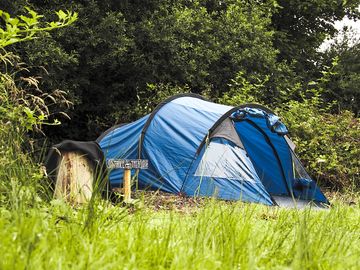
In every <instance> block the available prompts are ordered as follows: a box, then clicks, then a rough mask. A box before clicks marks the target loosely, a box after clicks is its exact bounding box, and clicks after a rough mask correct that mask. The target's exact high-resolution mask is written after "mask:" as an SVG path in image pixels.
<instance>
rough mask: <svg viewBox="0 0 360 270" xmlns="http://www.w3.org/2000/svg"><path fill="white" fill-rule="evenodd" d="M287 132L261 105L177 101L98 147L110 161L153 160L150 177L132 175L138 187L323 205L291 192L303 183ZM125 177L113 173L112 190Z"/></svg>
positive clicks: (165, 104)
mask: <svg viewBox="0 0 360 270" xmlns="http://www.w3.org/2000/svg"><path fill="white" fill-rule="evenodd" d="M241 114H242V115H241ZM279 127H280V129H279ZM284 127H285V126H283V124H282V123H281V122H280V120H279V118H278V117H277V116H275V115H274V114H272V113H271V112H270V111H269V110H268V109H266V108H264V107H262V106H260V105H256V104H255V105H246V106H239V107H235V108H234V107H231V106H226V105H220V104H215V103H212V102H209V101H206V100H204V99H203V98H202V97H200V96H196V95H190V96H187V95H180V96H175V97H171V98H170V99H168V100H166V101H164V102H163V103H161V104H160V105H159V106H158V107H157V108H156V109H155V111H154V112H153V113H152V114H149V115H146V116H144V117H142V118H140V119H139V120H137V121H136V122H133V123H130V124H126V125H123V126H120V127H117V128H113V129H110V130H109V131H108V132H107V133H106V134H105V135H103V136H101V137H100V139H99V145H100V147H101V148H102V150H103V152H104V154H105V157H106V159H110V158H112V159H114V158H115V159H116V158H126V159H137V158H141V159H147V160H148V161H149V168H148V169H147V170H140V171H138V172H135V171H133V175H136V176H137V181H138V184H139V187H140V188H141V187H143V188H152V189H161V190H163V191H166V192H171V193H185V194H186V195H188V196H216V197H218V198H222V199H226V200H243V201H248V202H259V203H263V204H267V205H273V204H276V202H275V201H274V200H273V198H272V196H273V195H277V196H288V197H289V196H292V195H293V194H294V193H296V194H297V195H298V196H300V197H301V198H303V199H308V200H312V199H318V200H320V201H321V202H325V203H326V202H327V200H326V198H325V197H321V196H318V195H311V194H310V195H309V194H307V195H306V196H305V195H304V194H305V193H304V192H303V191H301V190H300V189H305V187H301V188H299V184H297V189H298V190H297V191H294V190H295V189H294V185H295V182H296V183H299V180H295V177H294V176H293V172H294V170H293V166H294V165H293V158H292V154H291V153H292V151H291V149H290V147H289V144H288V142H287V140H286V139H285V137H284V134H285V130H286V132H287V129H286V127H285V129H284ZM122 177H123V172H122V170H121V169H114V170H112V171H111V173H110V177H109V178H110V183H111V185H112V186H113V187H116V186H119V185H120V184H121V183H122ZM311 181H312V180H311ZM300 182H301V181H300ZM311 183H314V182H313V181H312V182H311ZM314 187H315V190H318V191H319V192H320V194H322V193H321V191H320V190H319V189H318V188H317V186H316V184H314ZM299 190H300V191H299ZM312 194H313V193H312Z"/></svg>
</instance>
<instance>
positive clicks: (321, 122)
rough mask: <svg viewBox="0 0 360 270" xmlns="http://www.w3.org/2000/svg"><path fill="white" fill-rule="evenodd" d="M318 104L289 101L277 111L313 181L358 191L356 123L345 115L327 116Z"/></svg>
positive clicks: (315, 100)
mask: <svg viewBox="0 0 360 270" xmlns="http://www.w3.org/2000/svg"><path fill="white" fill-rule="evenodd" d="M319 102H320V100H319V98H317V97H313V98H311V99H304V100H303V101H301V102H299V101H289V102H288V103H287V104H285V105H284V106H283V107H282V108H280V109H279V110H277V111H278V114H279V115H280V116H281V117H282V118H283V121H284V122H285V124H286V125H287V126H288V128H289V130H290V136H291V138H292V140H293V141H294V143H295V144H296V146H297V148H296V152H297V153H298V155H299V156H300V158H301V160H302V161H303V163H304V164H305V166H306V167H307V169H308V170H309V172H310V173H311V175H312V176H313V177H315V179H317V180H318V181H320V183H321V184H325V185H327V186H329V187H332V188H341V189H343V188H351V187H357V188H359V187H360V182H359V175H360V174H359V173H360V171H359V168H360V163H359V157H360V121H359V119H358V118H355V117H354V114H353V113H351V112H349V111H343V112H340V113H338V114H330V113H327V112H326V111H325V110H324V109H320V105H319Z"/></svg>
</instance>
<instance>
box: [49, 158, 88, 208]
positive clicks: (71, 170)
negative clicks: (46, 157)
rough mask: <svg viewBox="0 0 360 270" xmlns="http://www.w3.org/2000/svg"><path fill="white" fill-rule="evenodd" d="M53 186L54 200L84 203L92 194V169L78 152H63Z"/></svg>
mask: <svg viewBox="0 0 360 270" xmlns="http://www.w3.org/2000/svg"><path fill="white" fill-rule="evenodd" d="M61 155H62V158H61V162H60V164H59V168H58V174H57V177H56V184H55V194H54V195H55V198H62V199H65V200H66V201H68V202H71V203H85V202H88V201H89V200H90V198H91V195H92V192H93V179H94V168H93V166H92V165H91V163H90V162H89V160H88V159H87V158H86V157H85V156H84V155H83V154H82V153H80V152H63V153H61Z"/></svg>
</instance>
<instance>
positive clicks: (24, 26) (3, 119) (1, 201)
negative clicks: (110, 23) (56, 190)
mask: <svg viewBox="0 0 360 270" xmlns="http://www.w3.org/2000/svg"><path fill="white" fill-rule="evenodd" d="M28 12H29V14H30V15H31V17H25V16H20V17H19V18H12V17H10V15H9V14H8V13H6V12H3V11H0V16H2V18H3V19H4V22H5V29H1V31H0V32H1V33H0V34H1V39H0V50H1V54H0V60H1V62H0V126H1V128H0V205H7V206H8V207H9V208H12V209H19V208H21V207H25V206H28V205H33V204H36V203H37V202H38V201H39V200H40V197H39V196H38V193H37V192H38V191H41V190H42V191H46V189H45V190H44V188H43V187H41V185H40V181H41V180H43V179H44V174H43V172H42V170H41V169H40V166H39V165H38V164H36V163H35V162H33V161H32V159H31V158H30V156H31V155H30V153H31V152H32V151H33V150H34V149H33V148H32V145H33V140H32V139H31V138H30V136H29V133H30V132H41V131H42V126H43V125H57V124H58V123H59V122H58V121H56V120H50V119H49V118H50V117H51V116H52V114H53V113H54V111H52V109H51V106H52V105H54V104H55V103H67V102H68V101H67V100H66V99H65V98H64V95H63V94H64V93H63V92H61V91H59V90H56V91H53V93H51V94H48V93H44V92H42V91H41V90H40V88H39V81H38V78H36V77H31V76H30V77H29V76H27V77H25V76H23V75H24V74H26V73H27V72H28V71H29V69H27V68H26V67H25V64H23V63H21V62H20V58H19V57H17V56H15V55H14V54H12V53H7V52H6V51H5V49H4V47H6V46H9V45H11V44H15V43H19V42H22V41H27V40H30V39H34V38H35V37H36V35H37V33H38V32H44V31H49V30H53V29H56V28H59V27H63V26H66V25H68V24H69V23H71V22H72V21H74V20H75V19H76V16H75V15H71V13H67V14H66V13H64V12H58V13H57V14H58V16H59V21H53V22H51V23H48V24H47V26H45V27H38V26H39V25H38V24H39V21H38V20H39V19H40V18H41V16H39V15H37V13H35V12H33V11H32V10H31V9H28Z"/></svg>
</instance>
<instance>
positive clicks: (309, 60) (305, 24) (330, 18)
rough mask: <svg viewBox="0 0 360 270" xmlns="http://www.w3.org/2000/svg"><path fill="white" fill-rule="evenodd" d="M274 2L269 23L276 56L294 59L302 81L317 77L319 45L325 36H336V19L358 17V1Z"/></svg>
mask: <svg viewBox="0 0 360 270" xmlns="http://www.w3.org/2000/svg"><path fill="white" fill-rule="evenodd" d="M277 4H278V6H279V7H278V9H277V12H276V13H274V15H273V17H272V25H273V27H274V29H275V31H276V32H275V39H274V47H275V48H276V49H278V50H279V55H278V57H279V59H281V60H285V61H287V62H288V63H294V69H295V71H296V73H297V74H299V75H300V76H301V77H302V78H303V79H304V81H305V83H306V82H307V81H310V80H314V79H316V78H318V77H320V76H321V74H320V73H319V69H320V70H321V69H322V67H321V66H320V65H319V60H320V59H321V55H322V53H321V52H319V51H318V48H319V46H320V45H321V44H322V42H323V41H324V40H325V39H326V38H331V37H334V36H335V34H336V29H335V26H334V22H335V21H337V20H342V19H343V18H344V17H345V16H347V17H348V18H351V19H359V18H360V12H359V9H358V7H359V5H360V1H359V0H354V1H337V0H292V1H288V0H278V1H277Z"/></svg>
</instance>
